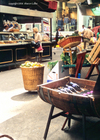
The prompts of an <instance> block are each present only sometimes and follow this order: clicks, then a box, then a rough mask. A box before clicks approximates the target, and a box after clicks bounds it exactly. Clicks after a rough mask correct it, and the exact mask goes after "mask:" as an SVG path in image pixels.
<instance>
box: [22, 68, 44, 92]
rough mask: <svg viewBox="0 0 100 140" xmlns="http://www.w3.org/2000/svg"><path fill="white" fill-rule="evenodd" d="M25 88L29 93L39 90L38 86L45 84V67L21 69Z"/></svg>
mask: <svg viewBox="0 0 100 140" xmlns="http://www.w3.org/2000/svg"><path fill="white" fill-rule="evenodd" d="M21 70H22V76H23V83H24V88H25V89H26V90H28V91H34V90H37V85H39V84H42V83H43V75H44V66H42V67H34V68H28V67H21Z"/></svg>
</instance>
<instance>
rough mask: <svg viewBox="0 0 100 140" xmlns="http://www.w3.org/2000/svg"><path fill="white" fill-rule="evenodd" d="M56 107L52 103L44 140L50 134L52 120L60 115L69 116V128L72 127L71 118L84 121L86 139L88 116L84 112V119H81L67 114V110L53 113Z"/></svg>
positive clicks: (84, 137)
mask: <svg viewBox="0 0 100 140" xmlns="http://www.w3.org/2000/svg"><path fill="white" fill-rule="evenodd" d="M54 107H55V106H54V105H52V106H51V109H50V113H49V117H48V121H47V125H46V129H45V133H44V137H43V138H44V140H46V138H47V134H48V130H49V126H50V123H51V120H52V119H54V118H57V117H59V116H63V117H67V119H68V128H70V123H71V119H74V120H77V121H82V127H83V140H86V116H85V115H84V114H82V120H80V119H79V118H77V117H74V116H72V114H66V112H64V111H62V112H60V113H57V114H55V115H53V111H54Z"/></svg>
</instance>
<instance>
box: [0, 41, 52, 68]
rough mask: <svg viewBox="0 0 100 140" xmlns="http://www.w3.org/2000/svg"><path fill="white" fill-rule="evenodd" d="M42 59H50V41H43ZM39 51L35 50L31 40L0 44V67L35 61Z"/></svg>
mask: <svg viewBox="0 0 100 140" xmlns="http://www.w3.org/2000/svg"><path fill="white" fill-rule="evenodd" d="M42 46H43V53H42V54H41V55H42V58H43V59H52V43H51V42H50V41H47V42H45V41H43V42H42ZM39 55H40V53H37V52H35V48H34V46H32V45H31V42H22V43H8V44H0V68H3V67H8V66H14V67H16V66H17V65H20V64H21V63H23V62H24V61H27V60H29V61H37V56H39Z"/></svg>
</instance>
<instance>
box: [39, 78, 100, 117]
mask: <svg viewBox="0 0 100 140" xmlns="http://www.w3.org/2000/svg"><path fill="white" fill-rule="evenodd" d="M69 81H73V82H75V83H77V84H79V85H80V87H81V88H84V87H85V88H86V89H87V90H93V89H94V86H95V84H96V82H95V81H91V80H85V79H78V78H72V77H66V78H62V79H59V80H57V81H54V82H51V83H47V84H42V85H39V86H38V94H39V96H40V98H41V99H42V100H43V101H45V102H47V103H50V104H52V105H54V106H55V107H57V108H59V109H61V110H63V111H65V112H69V113H71V114H75V115H82V114H84V115H86V116H93V117H100V95H99V98H98V97H96V98H97V99H96V98H95V96H94V94H93V96H92V97H91V96H83V95H80V94H69V93H63V92H62V93H59V92H58V91H57V90H55V89H56V88H58V87H59V86H64V85H65V84H68V83H69ZM99 94H100V92H99Z"/></svg>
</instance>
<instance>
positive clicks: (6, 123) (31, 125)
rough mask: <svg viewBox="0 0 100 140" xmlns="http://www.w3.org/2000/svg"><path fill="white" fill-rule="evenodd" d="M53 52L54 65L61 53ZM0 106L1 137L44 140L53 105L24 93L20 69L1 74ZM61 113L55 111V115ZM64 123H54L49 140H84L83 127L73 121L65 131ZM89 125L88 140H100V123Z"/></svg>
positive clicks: (89, 120) (89, 121)
mask: <svg viewBox="0 0 100 140" xmlns="http://www.w3.org/2000/svg"><path fill="white" fill-rule="evenodd" d="M53 52H56V54H55V55H54V53H53V59H52V61H56V60H58V61H59V60H60V54H61V52H62V49H53ZM48 61H50V60H48ZM48 61H45V62H43V63H44V64H45V70H44V83H45V82H46V81H47V74H48V73H49V70H48V68H47V63H48ZM85 71H87V69H86V68H84V70H82V76H83V77H84V72H85ZM96 78H97V77H94V78H92V80H96ZM0 104H1V105H0V134H1V135H2V134H7V135H10V136H12V137H13V138H14V140H43V135H44V131H45V127H46V123H47V119H48V116H49V111H50V108H51V105H50V104H48V103H45V102H43V101H42V100H41V99H40V97H39V96H38V94H37V93H35V92H29V91H26V90H25V89H24V86H23V79H22V74H21V69H20V68H16V69H11V70H6V71H2V72H0ZM59 111H61V110H59V109H57V108H55V110H54V113H57V112H59ZM64 121H65V118H64V117H58V118H55V119H53V120H52V121H51V125H50V128H49V132H48V136H47V140H82V123H81V122H78V121H75V120H72V121H71V128H70V130H69V131H62V130H61V128H62V125H63V123H64ZM86 122H87V124H86V132H87V140H100V132H99V130H100V119H98V118H93V117H88V118H87V121H86ZM1 139H2V140H6V138H1ZM7 140H8V138H7Z"/></svg>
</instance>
